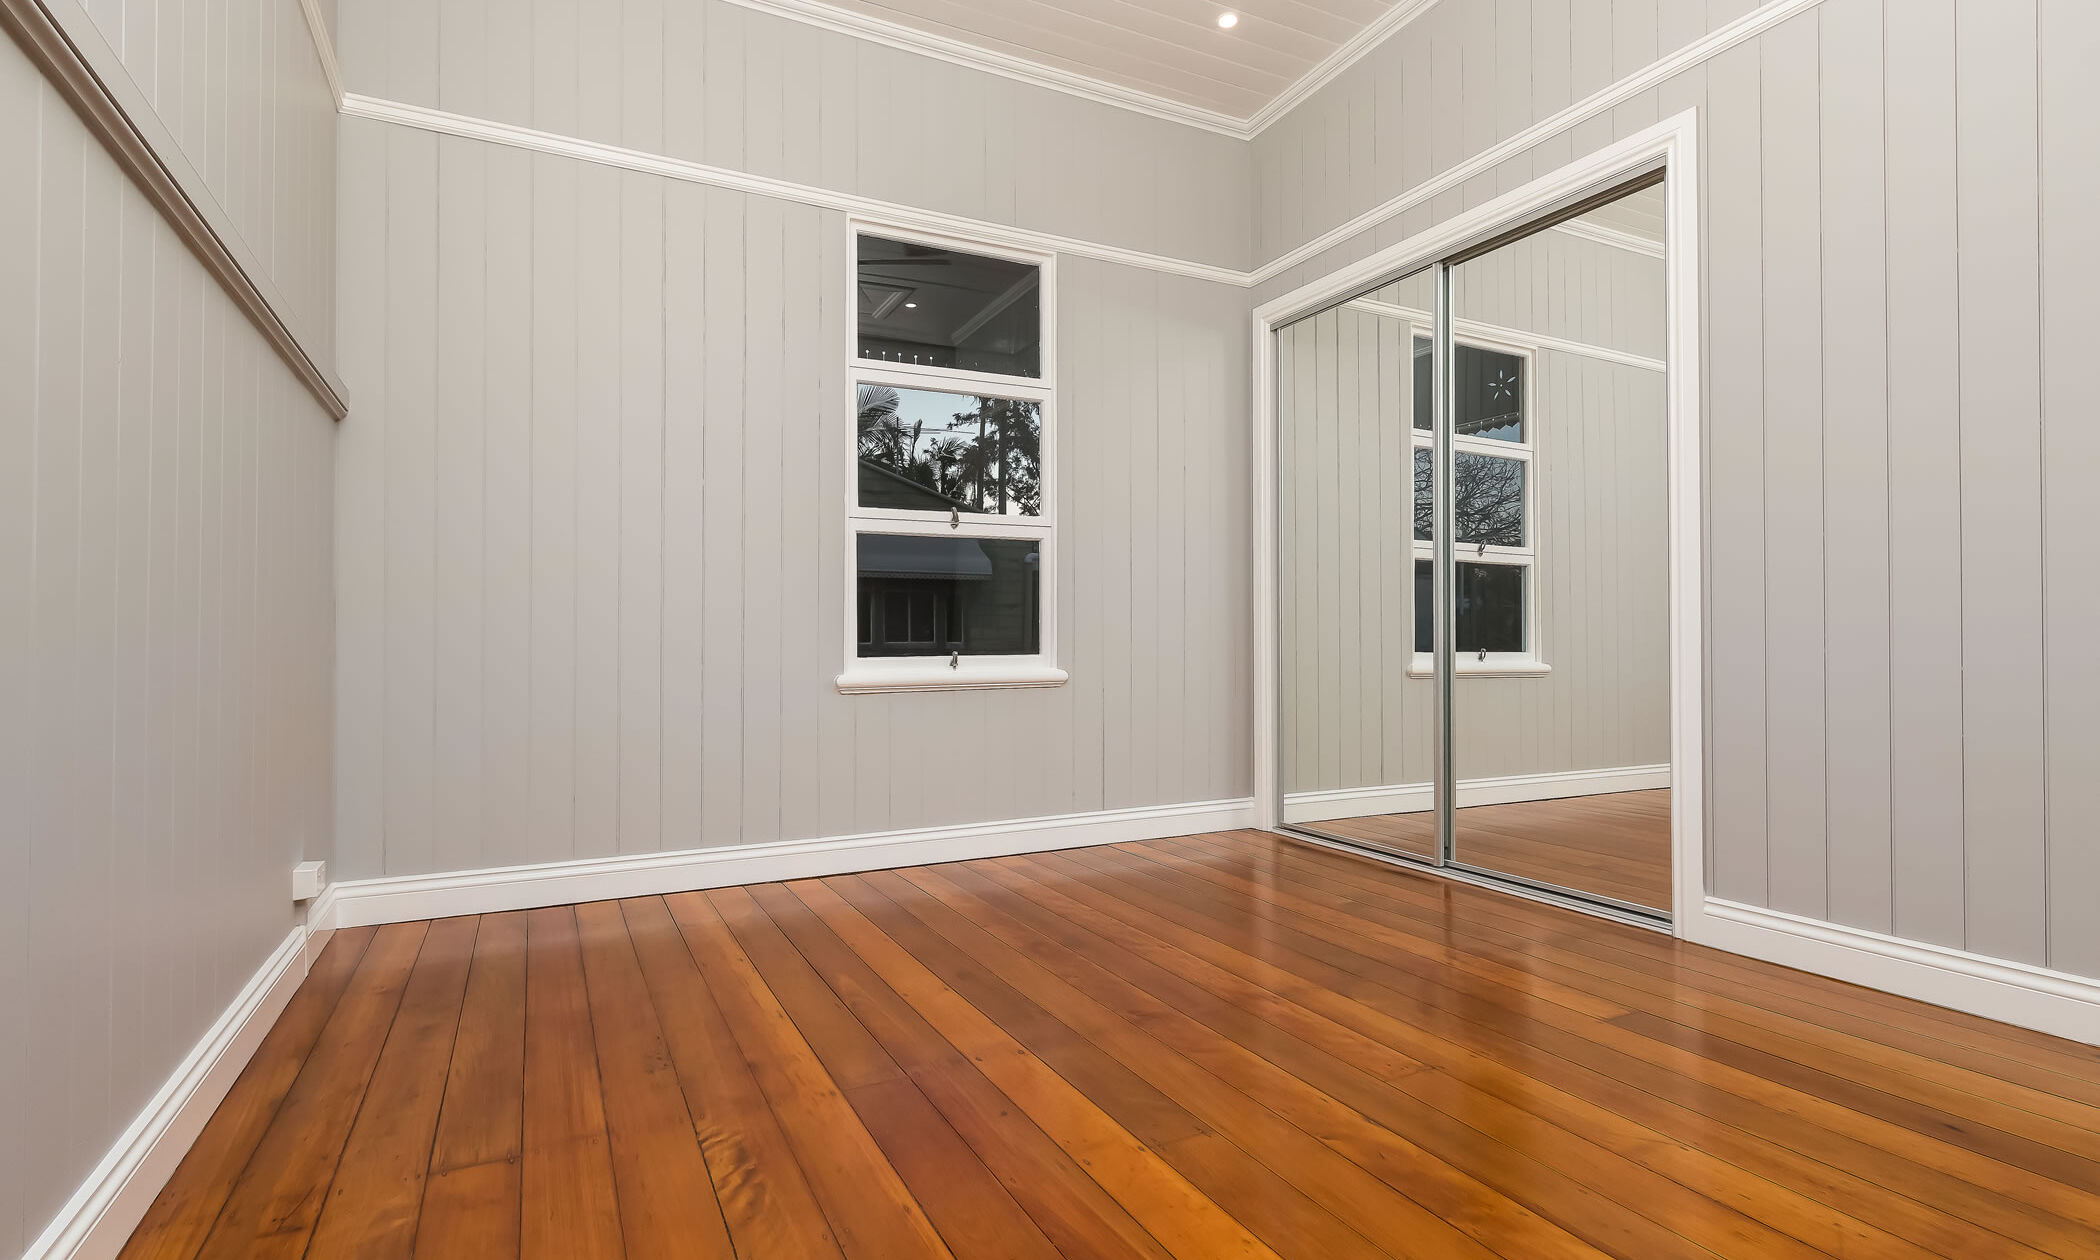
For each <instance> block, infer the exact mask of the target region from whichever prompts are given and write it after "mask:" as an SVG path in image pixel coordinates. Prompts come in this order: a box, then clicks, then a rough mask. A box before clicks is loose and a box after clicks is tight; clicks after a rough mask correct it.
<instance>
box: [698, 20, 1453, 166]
mask: <svg viewBox="0 0 2100 1260" xmlns="http://www.w3.org/2000/svg"><path fill="white" fill-rule="evenodd" d="M1406 2H1416V3H1419V2H1422V0H1403V3H1406ZM1427 2H1428V3H1434V2H1435V0H1427ZM727 3H730V4H733V5H736V6H738V7H739V8H745V9H750V10H752V11H754V12H757V13H768V14H771V15H772V16H774V17H780V18H786V19H788V20H789V21H792V22H801V23H803V24H805V25H808V26H816V27H821V28H823V29H824V30H827V31H836V32H837V33H839V34H841V35H851V36H853V37H854V38H856V39H864V40H867V41H868V42H870V43H874V44H882V45H884V46H886V47H889V48H896V49H900V50H902V51H904V52H908V53H917V54H919V55H920V56H924V57H932V58H934V59H935V60H938V61H945V62H948V63H949V64H950V65H957V66H963V67H966V68H968V69H971V70H982V71H985V72H986V73H988V74H996V75H998V76H1000V77H1001V78H1006V79H1013V80H1016V81H1018V82H1021V83H1029V84H1033V85H1034V86H1036V87H1043V88H1049V89H1050V90H1051V91H1053V92H1063V93H1065V94H1066V95H1068V96H1077V97H1081V98H1084V99H1086V100H1090V101H1095V102H1097V103H1099V104H1102V105H1112V106H1115V107H1116V108H1118V109H1128V110H1135V111H1136V112H1138V113H1140V114H1150V115H1151V116H1152V117H1154V118H1162V119H1165V120H1166V121H1168V122H1177V123H1183V124H1186V125H1188V126H1191V127H1200V128H1202V129H1203V130H1205V131H1214V132H1216V133H1218V134H1219V135H1221V136H1232V137H1235V138H1237V139H1241V140H1245V139H1247V138H1249V137H1250V136H1252V135H1253V134H1254V133H1253V131H1252V130H1251V129H1250V127H1249V123H1248V120H1247V119H1244V118H1234V117H1233V116H1232V115H1230V114H1226V113H1221V112H1219V111H1218V110H1214V109H1204V108H1203V107H1202V106H1200V105H1190V104H1188V103H1187V102H1185V101H1177V100H1172V99H1169V98H1167V97H1164V96H1159V95H1156V94H1154V93H1151V92H1145V91H1140V90H1139V89H1137V88H1130V87H1124V86H1123V85H1121V84H1118V83H1109V82H1106V81H1105V80H1102V79H1097V78H1094V77H1093V76H1092V75H1085V74H1079V73H1077V72H1076V71H1072V70H1062V69H1059V68H1058V67H1056V66H1048V65H1044V64H1043V63H1041V62H1039V61H1030V60H1028V59H1027V58H1026V57H1016V56H1014V55H1013V54H1011V53H1003V52H995V51H993V50H992V49H989V48H980V47H978V46H977V45H975V44H970V43H965V42H963V41H962V40H959V39H950V38H949V37H948V36H946V35H936V34H934V33H933V32H931V31H922V30H920V29H918V28H917V27H914V26H906V25H904V24H903V23H902V22H892V21H890V20H888V19H886V18H879V17H872V16H870V15H868V14H865V13H859V12H855V11H854V10H851V9H842V8H839V7H838V6H836V5H830V4H825V3H823V0H727Z"/></svg>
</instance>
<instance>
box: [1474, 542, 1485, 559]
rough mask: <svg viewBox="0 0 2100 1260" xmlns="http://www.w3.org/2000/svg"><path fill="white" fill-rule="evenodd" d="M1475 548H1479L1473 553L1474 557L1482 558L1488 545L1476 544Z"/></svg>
mask: <svg viewBox="0 0 2100 1260" xmlns="http://www.w3.org/2000/svg"><path fill="white" fill-rule="evenodd" d="M1477 546H1478V547H1479V550H1477V551H1475V552H1474V553H1473V554H1474V555H1476V556H1484V555H1486V554H1487V553H1488V545H1487V544H1486V543H1479V544H1477Z"/></svg>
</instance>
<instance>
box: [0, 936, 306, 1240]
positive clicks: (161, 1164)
mask: <svg viewBox="0 0 2100 1260" xmlns="http://www.w3.org/2000/svg"><path fill="white" fill-rule="evenodd" d="M307 942H308V935H307V930H306V928H304V927H297V928H294V929H292V933H291V935H289V936H287V937H285V938H284V943H283V944H281V945H279V946H278V947H277V948H276V949H275V950H273V951H271V954H270V956H269V957H268V958H266V959H264V960H263V965H262V966H261V968H259V969H258V970H257V971H256V973H255V974H254V975H253V976H252V977H250V978H249V980H248V983H247V984H246V985H245V986H243V987H242V989H241V991H240V993H239V994H238V995H237V996H235V998H234V1000H233V1004H232V1005H230V1006H228V1007H227V1008H226V1011H225V1013H224V1014H222V1015H220V1016H219V1018H218V1019H217V1021H215V1022H214V1023H213V1024H212V1026H211V1027H210V1028H209V1029H206V1030H205V1033H204V1037H203V1039H202V1040H200V1041H198V1043H197V1044H196V1046H195V1048H193V1049H192V1050H191V1051H190V1053H189V1055H188V1057H186V1058H184V1059H183V1061H182V1062H181V1064H180V1065H178V1066H177V1067H176V1069H175V1073H174V1075H172V1076H170V1077H169V1078H168V1081H167V1083H166V1084H165V1085H162V1086H161V1087H160V1092H158V1093H156V1094H155V1095H154V1096H153V1098H152V1100H151V1101H150V1102H148V1103H147V1104H146V1107H145V1110H143V1111H141V1112H139V1114H138V1117H137V1118H136V1119H134V1120H133V1121H132V1122H131V1127H130V1128H128V1129H126V1130H124V1134H123V1136H121V1137H119V1138H118V1139H117V1142H116V1145H115V1146H112V1147H111V1148H110V1150H109V1154H107V1155H105V1156H103V1157H102V1162H101V1163H99V1164H97V1165H96V1166H95V1171H94V1172H92V1173H90V1174H89V1175H88V1179H87V1180H86V1181H85V1182H83V1183H81V1186H80V1189H78V1190H76V1191H74V1192H73V1197H72V1199H70V1200H69V1201H67V1203H66V1205H65V1207H64V1208H62V1209H60V1211H59V1213H58V1216H57V1217H56V1218H55V1219H53V1220H52V1222H51V1224H50V1226H49V1227H48V1228H46V1229H45V1230H44V1232H43V1234H42V1235H40V1236H39V1237H38V1238H37V1240H36V1241H35V1242H33V1243H31V1244H30V1245H29V1250H28V1251H26V1252H24V1253H23V1255H22V1260H109V1258H110V1257H113V1256H115V1255H116V1254H117V1253H118V1252H119V1251H121V1250H123V1247H124V1244H125V1242H126V1241H127V1240H129V1239H130V1237H131V1231H132V1230H133V1229H135V1228H137V1226H138V1223H139V1220H140V1219H141V1218H142V1217H144V1216H145V1215H146V1209H147V1208H148V1207H151V1206H152V1204H153V1197H154V1196H155V1195H157V1194H159V1193H160V1190H161V1187H162V1186H164V1185H166V1184H167V1182H168V1178H169V1177H171V1176H173V1175H174V1173H175V1166H176V1165H178V1164H180V1163H181V1162H182V1157H183V1156H184V1155H185V1154H187V1153H188V1152H189V1149H190V1145H191V1143H193V1142H195V1141H196V1140H197V1135H198V1134H199V1133H201V1132H203V1131H204V1122H205V1121H207V1120H209V1119H211V1114H212V1112H213V1111H215V1110H217V1109H218V1106H219V1102H220V1100H222V1099H224V1098H225V1097H226V1091H227V1090H229V1089H232V1088H233V1082H234V1081H235V1079H237V1078H238V1077H239V1076H240V1074H241V1069H242V1068H244V1067H246V1066H247V1065H248V1060H249V1058H250V1057H251V1056H252V1055H254V1053H255V1048H256V1047H257V1046H259V1045H261V1044H262V1039H263V1037H264V1035H265V1034H267V1033H268V1032H269V1031H270V1026H271V1025H272V1024H275V1023H276V1022H277V1016H278V1015H279V1014H280V1013H282V1012H283V1010H284V1007H285V1003H287V1002H289V1001H291V1000H292V994H293V993H294V992H295V991H296V990H297V989H298V988H299V982H300V981H301V980H304V979H305V978H306V971H307V965H308V964H307V960H308V957H309V952H308V950H307Z"/></svg>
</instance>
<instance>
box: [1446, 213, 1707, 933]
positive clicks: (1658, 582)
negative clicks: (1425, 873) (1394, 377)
mask: <svg viewBox="0 0 2100 1260" xmlns="http://www.w3.org/2000/svg"><path fill="white" fill-rule="evenodd" d="M1662 227H1663V188H1662V185H1661V184H1659V183H1658V184H1652V185H1650V186H1648V187H1645V188H1642V189H1639V190H1637V191H1634V192H1630V193H1627V194H1624V195H1622V196H1620V197H1618V198H1617V199H1615V200H1612V201H1609V202H1607V203H1605V204H1601V205H1598V206H1595V207H1594V208H1591V209H1588V210H1586V211H1585V212H1584V213H1583V214H1581V215H1580V216H1579V217H1576V218H1574V219H1570V220H1567V221H1564V222H1560V223H1557V224H1555V225H1553V226H1551V227H1547V228H1544V229H1542V230H1539V231H1535V232H1532V233H1531V234H1529V235H1526V236H1522V237H1519V238H1518V239H1515V240H1512V241H1509V242H1507V243H1504V244H1501V245H1499V246H1498V247H1497V248H1495V249H1493V250H1492V251H1490V252H1487V253H1484V254H1481V255H1478V256H1475V257H1471V258H1466V259H1464V260H1463V261H1461V262H1459V263H1457V264H1456V265H1454V266H1453V267H1452V268H1451V305H1452V313H1453V316H1454V318H1453V321H1452V337H1453V342H1454V345H1453V357H1452V389H1451V394H1450V407H1451V434H1452V447H1453V452H1452V469H1451V477H1452V486H1453V494H1452V504H1453V511H1452V519H1453V534H1454V539H1455V547H1454V550H1455V555H1454V556H1453V572H1452V588H1451V590H1452V601H1453V602H1452V629H1453V636H1454V637H1453V646H1454V652H1453V672H1454V678H1453V680H1452V684H1451V685H1452V693H1451V694H1452V705H1451V710H1452V719H1451V720H1452V729H1451V745H1450V746H1451V752H1452V766H1453V773H1454V775H1455V778H1456V791H1455V801H1454V805H1455V812H1454V815H1453V833H1452V849H1451V853H1450V855H1449V857H1450V860H1451V861H1452V862H1453V863H1454V864H1457V865H1460V866H1464V867H1467V868H1472V869H1476V870H1480V871H1484V872H1490V873H1493V874H1495V875H1498V876H1502V877H1505V878H1509V879H1512V880H1516V881H1521V882H1523V883H1527V884H1535V885H1543V886H1546V887H1548V888H1554V889H1562V890H1567V891H1571V892H1575V893H1579V894H1582V895H1583V896H1585V897H1589V898H1593V899H1598V900H1602V901H1606V902H1610V903H1614V904H1616V905H1618V906H1621V907H1623V908H1627V909H1635V910H1642V911H1647V912H1656V911H1661V912H1664V913H1667V912H1668V911H1669V910H1670V908H1671V906H1670V887H1671V881H1670V787H1669V784H1670V768H1669V760H1670V641H1669V612H1670V573H1669V533H1668V507H1669V485H1668V480H1667V475H1668V474H1667V456H1668V414H1667V410H1666V393H1665V388H1664V385H1665V377H1664V364H1663V356H1664V344H1663V343H1664V293H1665V290H1664V276H1663V230H1662ZM1420 585H1421V586H1422V588H1423V589H1424V590H1425V591H1426V590H1427V589H1428V578H1427V575H1426V574H1425V576H1424V577H1423V579H1422V580H1421V582H1420ZM1416 648H1417V656H1416V667H1417V669H1421V668H1426V667H1427V666H1428V664H1429V662H1430V659H1431V658H1430V655H1429V652H1430V643H1429V639H1428V636H1427V635H1423V636H1420V637H1419V638H1418V640H1417V643H1416Z"/></svg>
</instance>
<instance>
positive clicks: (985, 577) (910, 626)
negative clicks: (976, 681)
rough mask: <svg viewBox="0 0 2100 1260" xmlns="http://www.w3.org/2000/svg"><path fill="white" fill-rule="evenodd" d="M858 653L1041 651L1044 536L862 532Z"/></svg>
mask: <svg viewBox="0 0 2100 1260" xmlns="http://www.w3.org/2000/svg"><path fill="white" fill-rule="evenodd" d="M858 554H859V565H860V592H859V603H860V608H859V617H858V619H859V622H860V636H859V638H860V643H859V647H858V651H859V653H860V655H862V656H949V655H952V654H954V653H958V652H959V653H961V654H962V655H964V656H1033V655H1035V654H1037V653H1038V652H1040V651H1042V636H1041V634H1040V633H1039V626H1040V621H1041V609H1042V599H1041V584H1040V572H1041V569H1042V544H1041V543H1039V542H1037V541H1035V540H1033V539H1027V538H926V537H920V536H917V535H911V534H862V535H860V538H859V541H858Z"/></svg>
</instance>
